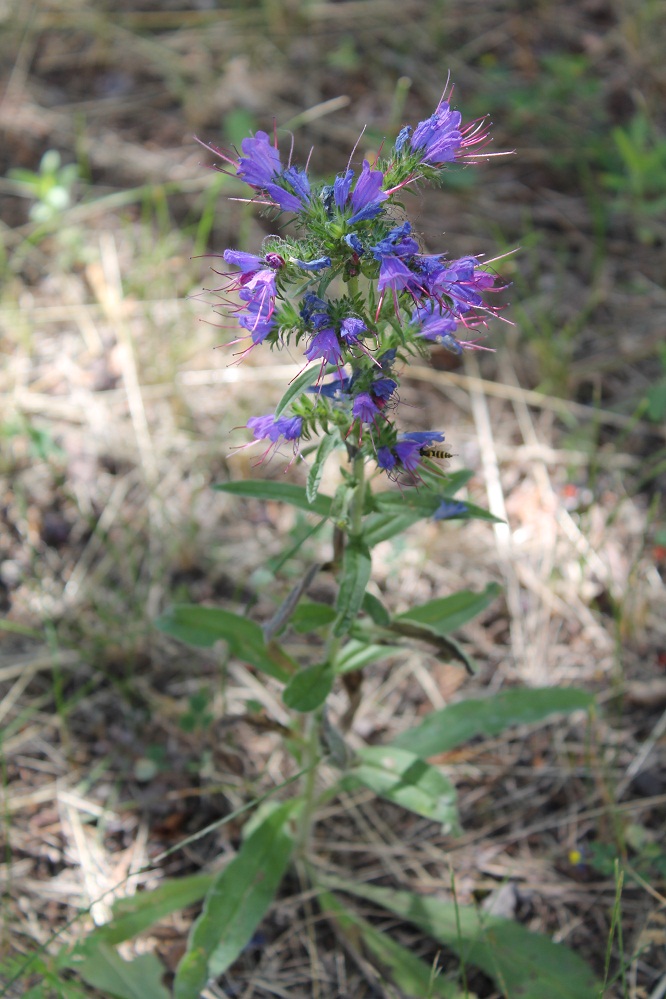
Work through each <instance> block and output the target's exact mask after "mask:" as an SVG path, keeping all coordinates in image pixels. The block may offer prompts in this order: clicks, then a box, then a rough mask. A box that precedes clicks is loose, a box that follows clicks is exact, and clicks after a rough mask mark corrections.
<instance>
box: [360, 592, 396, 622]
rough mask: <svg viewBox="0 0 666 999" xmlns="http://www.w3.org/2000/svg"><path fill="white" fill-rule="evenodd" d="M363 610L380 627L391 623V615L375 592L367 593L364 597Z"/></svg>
mask: <svg viewBox="0 0 666 999" xmlns="http://www.w3.org/2000/svg"><path fill="white" fill-rule="evenodd" d="M363 610H364V611H365V613H366V614H367V615H368V616H369V617H370V618H371V619H372V620H373V621H374V623H375V624H377V625H379V627H380V628H385V627H386V625H388V624H390V623H391V615H390V614H389V612H388V611H387V609H386V607H384V604H383V603H382V602H381V600H379V599H378V598H377V597H376V596H375V595H374V594H373V593H366V595H365V596H364V597H363Z"/></svg>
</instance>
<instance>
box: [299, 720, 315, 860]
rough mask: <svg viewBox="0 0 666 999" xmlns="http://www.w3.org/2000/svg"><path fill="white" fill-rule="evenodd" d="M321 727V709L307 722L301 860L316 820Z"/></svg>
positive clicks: (304, 754)
mask: <svg viewBox="0 0 666 999" xmlns="http://www.w3.org/2000/svg"><path fill="white" fill-rule="evenodd" d="M320 727H321V708H320V709H319V710H318V711H313V712H312V713H311V714H309V715H308V716H307V718H306V722H305V748H304V750H303V759H302V761H301V762H302V764H303V768H304V769H305V770H306V773H305V776H304V778H303V792H302V798H303V807H302V809H301V811H300V814H299V817H298V832H297V835H296V857H297V858H299V859H301V860H304V859H305V858H306V857H307V853H308V847H309V845H310V835H311V833H312V826H313V820H314V811H315V805H316V801H315V792H316V790H317V770H318V765H319V762H320V760H321V748H320V743H319V729H320Z"/></svg>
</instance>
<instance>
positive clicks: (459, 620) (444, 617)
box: [394, 583, 502, 636]
mask: <svg viewBox="0 0 666 999" xmlns="http://www.w3.org/2000/svg"><path fill="white" fill-rule="evenodd" d="M501 592H502V588H501V586H499V585H498V584H497V583H489V584H488V586H486V588H485V590H484V591H483V592H482V593H473V592H472V591H471V590H459V591H458V592H457V593H452V594H451V596H449V597H442V598H440V599H438V600H430V601H428V603H426V604H421V605H420V606H418V607H412V608H411V609H410V610H408V611H405V613H404V614H399V615H398V616H397V617H396V618H395V619H394V620H395V621H409V622H411V623H413V624H417V625H419V626H420V627H422V628H427V629H428V631H432V633H433V634H434V635H443V636H446V635H449V634H450V633H451V632H452V631H455V630H456V628H460V627H461V626H462V625H463V624H466V623H467V621H470V620H471V619H472V618H473V617H476V615H477V614H480V613H481V611H484V610H485V609H486V607H488V606H489V605H490V604H491V603H492V602H493V600H495V598H496V597H497V596H499V594H500V593H501Z"/></svg>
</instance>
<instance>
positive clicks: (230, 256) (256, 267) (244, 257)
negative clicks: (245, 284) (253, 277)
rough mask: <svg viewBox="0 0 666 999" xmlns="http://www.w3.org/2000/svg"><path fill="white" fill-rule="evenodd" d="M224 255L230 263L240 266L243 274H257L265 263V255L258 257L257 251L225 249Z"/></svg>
mask: <svg viewBox="0 0 666 999" xmlns="http://www.w3.org/2000/svg"><path fill="white" fill-rule="evenodd" d="M222 256H223V257H224V259H225V260H226V262H227V263H228V264H233V266H234V267H239V268H240V270H241V272H242V273H243V274H256V272H257V271H260V270H261V269H262V268H263V267H264V264H265V261H264V258H263V257H258V256H257V255H256V253H243V251H242V250H225V251H224V253H223V254H222ZM283 263H284V261H283Z"/></svg>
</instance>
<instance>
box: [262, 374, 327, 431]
mask: <svg viewBox="0 0 666 999" xmlns="http://www.w3.org/2000/svg"><path fill="white" fill-rule="evenodd" d="M332 370H335V368H332ZM319 372H320V366H319V365H318V364H314V365H312V367H307V368H306V369H305V371H302V372H301V373H300V375H298V376H297V377H296V378H294V380H293V382H292V383H291V384H290V385H289V388H288V389H287V391H286V392H285V393H284V395H283V396H282V398H281V399H280V401H279V403H278V404H277V407H276V409H275V417H276V419H277V417H278V416H281V415H282V414H283V413H284V411H285V409H287V407H288V406H289V405H290V404H291V403H292V402H293V401H294V399H298V397H299V396H300V395H302V394H303V392H305V390H306V389H308V388H309V387H310V386H311V385H312V383H313V382H315V381H316V380H317V378H318V376H319ZM326 373H327V374H328V371H327V372H326Z"/></svg>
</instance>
